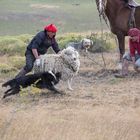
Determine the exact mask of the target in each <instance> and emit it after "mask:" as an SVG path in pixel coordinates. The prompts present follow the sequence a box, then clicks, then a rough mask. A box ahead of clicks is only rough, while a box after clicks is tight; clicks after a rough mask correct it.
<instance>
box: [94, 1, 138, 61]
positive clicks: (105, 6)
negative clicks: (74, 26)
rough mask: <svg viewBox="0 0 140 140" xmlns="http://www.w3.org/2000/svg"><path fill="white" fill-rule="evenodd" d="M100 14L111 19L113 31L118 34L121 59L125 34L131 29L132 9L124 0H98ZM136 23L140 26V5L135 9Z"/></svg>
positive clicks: (105, 18)
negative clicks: (129, 23)
mask: <svg viewBox="0 0 140 140" xmlns="http://www.w3.org/2000/svg"><path fill="white" fill-rule="evenodd" d="M96 4H97V9H98V11H99V16H100V17H103V19H104V20H105V21H106V22H107V19H108V20H109V24H110V29H111V31H112V33H114V34H115V35H116V36H117V39H118V43H119V50H120V60H121V59H122V56H123V54H124V52H125V36H127V32H128V30H129V25H128V22H129V18H130V14H131V9H130V8H128V7H126V6H125V2H124V0H96ZM134 17H135V24H136V27H137V28H140V6H138V7H137V8H136V10H135V14H134Z"/></svg>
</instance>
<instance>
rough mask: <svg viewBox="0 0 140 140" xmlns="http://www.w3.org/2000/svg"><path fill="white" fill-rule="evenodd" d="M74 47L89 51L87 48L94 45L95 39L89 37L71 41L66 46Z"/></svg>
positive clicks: (78, 49)
mask: <svg viewBox="0 0 140 140" xmlns="http://www.w3.org/2000/svg"><path fill="white" fill-rule="evenodd" d="M69 46H71V47H73V48H75V49H76V50H77V51H81V50H85V52H87V50H88V49H89V48H90V47H91V46H93V41H92V40H90V39H87V38H84V39H82V40H81V41H80V42H69V43H68V44H67V45H66V47H69Z"/></svg>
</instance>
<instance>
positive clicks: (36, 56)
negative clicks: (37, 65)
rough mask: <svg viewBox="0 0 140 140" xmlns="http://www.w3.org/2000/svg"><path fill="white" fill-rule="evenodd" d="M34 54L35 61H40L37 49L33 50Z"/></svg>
mask: <svg viewBox="0 0 140 140" xmlns="http://www.w3.org/2000/svg"><path fill="white" fill-rule="evenodd" d="M32 53H33V55H34V57H35V59H39V58H40V57H39V55H38V52H37V49H32Z"/></svg>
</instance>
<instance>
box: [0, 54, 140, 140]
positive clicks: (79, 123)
mask: <svg viewBox="0 0 140 140" xmlns="http://www.w3.org/2000/svg"><path fill="white" fill-rule="evenodd" d="M90 58H91V59H90ZM104 58H105V63H106V69H104V68H103V67H101V66H100V65H102V66H104V63H103V60H102V55H101V54H90V55H89V58H87V57H86V56H81V58H80V60H81V67H80V71H79V73H78V75H77V76H76V77H75V78H74V80H73V84H72V87H73V89H74V90H73V91H69V90H67V86H66V83H65V82H60V83H59V84H58V85H57V88H58V89H59V90H61V91H62V93H63V94H62V95H58V94H53V93H51V92H50V91H47V90H42V91H41V93H39V94H30V93H31V91H30V88H29V89H28V90H27V91H28V92H27V94H26V95H25V94H24V95H22V96H21V95H16V96H11V97H8V98H7V99H4V100H3V99H1V100H0V140H19V139H20V140H25V139H26V140H132V139H133V140H140V82H139V81H140V74H139V73H136V72H134V71H133V70H132V68H130V74H129V76H128V77H126V78H122V79H120V78H115V77H114V74H115V73H118V72H119V70H118V69H117V67H116V66H117V60H118V56H117V54H115V53H104ZM95 61H96V62H97V63H96V62H95ZM7 79H8V78H7ZM4 81H6V79H3V78H1V79H0V84H2V83H3V82H4ZM0 90H1V93H0V96H1V97H2V96H3V92H4V90H5V89H4V88H1V89H0Z"/></svg>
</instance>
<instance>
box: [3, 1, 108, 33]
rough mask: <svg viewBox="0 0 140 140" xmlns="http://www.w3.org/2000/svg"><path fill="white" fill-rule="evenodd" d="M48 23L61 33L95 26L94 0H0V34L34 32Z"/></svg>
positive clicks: (96, 21) (93, 28) (97, 21)
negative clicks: (52, 24) (56, 27)
mask: <svg viewBox="0 0 140 140" xmlns="http://www.w3.org/2000/svg"><path fill="white" fill-rule="evenodd" d="M49 23H55V24H56V25H57V26H58V28H59V33H60V34H62V33H67V32H87V31H94V30H98V29H100V24H99V18H98V12H97V8H96V5H95V0H86V1H85V0H0V35H18V34H25V33H28V34H34V33H36V32H38V31H40V30H42V29H43V27H44V26H45V25H46V24H49ZM105 27H106V26H105Z"/></svg>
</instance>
